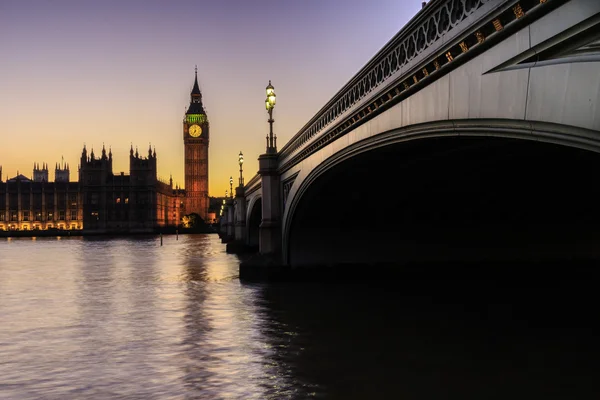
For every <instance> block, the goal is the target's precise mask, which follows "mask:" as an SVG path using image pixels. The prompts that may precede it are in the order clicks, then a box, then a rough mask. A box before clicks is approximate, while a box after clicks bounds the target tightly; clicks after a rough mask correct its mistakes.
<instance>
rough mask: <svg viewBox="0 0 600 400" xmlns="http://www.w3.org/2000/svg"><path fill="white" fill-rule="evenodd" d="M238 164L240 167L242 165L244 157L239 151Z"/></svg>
mask: <svg viewBox="0 0 600 400" xmlns="http://www.w3.org/2000/svg"><path fill="white" fill-rule="evenodd" d="M238 162H239V163H240V167H241V166H242V164H243V163H244V155H243V154H242V152H241V151H240V155H239V156H238Z"/></svg>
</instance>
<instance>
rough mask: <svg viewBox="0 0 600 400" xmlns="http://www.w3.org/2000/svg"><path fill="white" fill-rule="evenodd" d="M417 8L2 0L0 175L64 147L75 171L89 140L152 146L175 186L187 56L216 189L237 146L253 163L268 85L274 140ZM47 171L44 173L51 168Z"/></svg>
mask: <svg viewBox="0 0 600 400" xmlns="http://www.w3.org/2000/svg"><path fill="white" fill-rule="evenodd" d="M420 8H421V2H420V1H412V0H411V1H408V0H375V1H364V0H361V1H358V0H279V1H273V0H263V1H254V0H216V1H203V0H202V1H201V0H196V1H191V0H145V1H138V0H118V1H114V0H103V1H91V0H89V1H88V0H46V1H41V0H39V1H30V0H1V1H0V139H1V142H0V143H1V144H0V165H2V167H3V176H2V179H3V180H5V179H6V178H7V177H9V176H10V177H12V176H14V175H16V173H17V170H18V171H19V172H20V173H23V174H24V175H26V176H31V175H32V166H33V163H34V162H38V163H42V162H46V163H48V164H50V165H51V167H52V168H53V167H54V164H55V163H56V162H57V161H60V160H61V157H62V156H64V160H65V162H68V163H70V166H71V171H72V172H71V180H77V164H78V160H79V156H80V154H81V148H82V146H83V144H84V143H86V145H87V146H88V150H89V149H90V148H91V147H92V146H93V148H94V150H95V151H96V153H99V152H100V150H101V148H102V144H103V143H104V144H105V145H106V146H107V147H108V146H112V151H113V157H114V170H115V171H114V172H115V173H118V172H119V171H125V172H128V169H129V159H128V157H129V153H128V152H129V147H130V144H131V143H133V145H134V147H135V146H138V147H139V149H140V152H142V154H146V150H147V148H148V144H149V143H152V146H153V147H154V146H155V147H156V152H157V154H158V170H159V171H158V172H159V176H160V177H162V178H164V179H168V177H169V174H173V179H174V180H175V181H176V182H177V183H179V184H180V185H183V160H182V158H183V141H182V118H183V114H184V111H185V109H186V107H187V105H188V104H189V93H190V90H191V87H192V84H193V78H194V65H198V78H199V83H200V88H201V90H202V95H203V100H204V105H205V109H206V110H207V114H208V118H209V121H210V123H211V127H210V129H211V131H210V137H211V142H210V147H209V157H210V159H209V162H210V164H209V165H210V170H209V171H210V177H209V183H210V187H209V191H210V195H211V196H222V195H224V193H225V190H226V189H228V188H229V176H231V175H233V177H234V179H236V177H237V174H238V165H237V155H238V153H239V151H240V150H241V151H243V153H244V156H245V160H246V162H245V164H244V171H245V172H244V175H245V177H246V179H249V178H250V177H251V176H253V175H254V174H255V173H256V171H257V170H258V161H257V158H258V156H259V155H260V154H261V153H262V152H264V149H265V140H264V137H265V135H266V134H267V132H268V124H267V113H266V110H265V109H264V98H265V93H264V89H265V86H266V85H267V83H268V81H269V79H271V80H272V83H273V85H274V87H275V91H276V93H277V106H276V108H275V111H274V118H275V132H276V134H277V136H278V145H279V147H282V146H283V144H285V143H286V142H287V141H288V140H289V139H290V138H291V137H292V136H293V135H294V134H295V133H296V132H297V131H298V130H299V129H300V128H301V127H302V126H303V125H304V124H305V123H306V122H307V121H308V120H309V119H310V118H311V117H312V116H313V115H314V114H315V113H316V112H317V111H318V110H319V109H320V108H321V107H322V106H323V105H324V104H325V103H326V102H327V101H328V100H329V99H330V98H331V97H332V96H333V95H334V94H335V93H336V92H337V91H338V90H339V89H340V88H341V87H342V86H343V85H344V84H345V83H346V82H347V81H348V80H349V79H350V78H351V77H352V76H353V75H354V74H355V73H356V72H358V70H359V69H360V68H361V67H362V66H363V65H364V64H366V63H367V62H368V61H369V60H370V59H371V57H372V56H373V55H374V54H375V53H376V52H377V51H378V50H379V49H380V48H381V47H383V46H384V45H385V44H386V43H387V42H388V40H390V39H391V38H392V36H393V35H395V34H396V33H397V32H398V31H399V30H400V29H401V28H402V26H403V25H404V24H405V23H406V22H407V21H408V20H409V19H410V18H412V17H413V16H414V15H415V14H416V13H417V12H418V11H419V9H420ZM53 175H54V174H53V171H52V172H51V173H50V178H51V179H53Z"/></svg>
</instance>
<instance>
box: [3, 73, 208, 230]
mask: <svg viewBox="0 0 600 400" xmlns="http://www.w3.org/2000/svg"><path fill="white" fill-rule="evenodd" d="M183 143H184V154H185V160H184V167H185V189H182V188H179V187H174V186H173V180H172V179H170V180H169V182H163V181H161V180H159V179H158V175H157V156H156V150H155V149H152V148H148V153H147V155H146V156H143V155H141V154H140V153H139V152H138V150H137V149H136V150H135V151H134V149H133V146H131V148H130V150H129V174H128V175H126V174H125V173H124V172H121V173H118V174H115V173H114V172H113V168H112V163H113V155H112V151H111V150H110V149H109V150H108V152H107V151H106V148H104V146H103V148H102V151H101V153H100V154H99V155H97V154H95V153H94V150H93V149H91V151H90V152H89V153H88V150H87V149H86V147H85V146H84V147H83V150H82V153H81V158H80V163H79V171H78V177H77V178H78V179H77V181H71V176H70V173H71V171H70V167H69V165H68V164H65V163H64V162H61V163H60V164H58V163H57V164H56V165H55V169H54V181H53V182H50V181H49V179H48V178H49V174H48V172H49V169H48V165H47V164H42V165H41V166H40V165H39V164H34V166H33V176H32V177H31V178H28V177H26V176H24V175H22V174H19V173H17V176H15V177H13V178H9V179H6V181H4V180H3V179H4V178H3V176H2V167H0V231H7V230H12V231H25V230H52V229H59V230H81V231H83V232H86V231H87V232H90V233H94V232H95V233H113V232H114V233H119V232H126V233H135V232H140V233H141V232H154V231H156V230H157V229H159V228H165V227H177V226H179V225H180V224H181V218H182V217H183V216H184V215H189V214H193V213H195V214H198V215H199V216H200V217H201V218H202V220H204V221H207V222H209V219H210V218H211V215H209V213H208V207H209V199H208V144H209V123H208V118H207V116H206V113H205V111H204V107H203V105H202V94H201V92H200V88H199V86H198V73H197V70H196V76H195V80H194V86H193V89H192V92H191V99H190V105H189V108H188V110H187V112H186V113H185V116H184V120H183Z"/></svg>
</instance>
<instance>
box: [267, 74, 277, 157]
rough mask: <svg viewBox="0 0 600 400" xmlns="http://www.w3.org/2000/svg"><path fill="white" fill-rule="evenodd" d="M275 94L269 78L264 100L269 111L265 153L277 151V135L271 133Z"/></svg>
mask: <svg viewBox="0 0 600 400" xmlns="http://www.w3.org/2000/svg"><path fill="white" fill-rule="evenodd" d="M275 102H276V95H275V88H274V87H273V85H272V84H271V81H270V80H269V84H268V85H267V99H266V100H265V107H266V108H267V112H268V113H269V121H268V122H269V136H267V153H268V154H271V153H277V136H276V135H275V134H274V133H273V122H275V120H274V119H273V109H274V108H275Z"/></svg>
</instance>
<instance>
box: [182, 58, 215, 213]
mask: <svg viewBox="0 0 600 400" xmlns="http://www.w3.org/2000/svg"><path fill="white" fill-rule="evenodd" d="M208 131H209V124H208V118H207V117H206V113H205V112H204V107H203V106H202V93H200V88H199V87H198V68H196V76H195V79H194V88H193V89H192V93H191V99H190V106H189V108H188V110H187V112H186V113H185V118H184V120H183V146H184V149H185V192H186V213H187V214H191V213H196V214H198V215H200V217H201V218H202V219H203V220H204V221H206V216H207V214H208V139H209V135H208Z"/></svg>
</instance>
